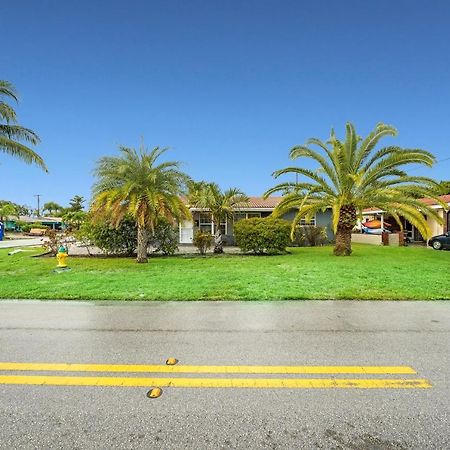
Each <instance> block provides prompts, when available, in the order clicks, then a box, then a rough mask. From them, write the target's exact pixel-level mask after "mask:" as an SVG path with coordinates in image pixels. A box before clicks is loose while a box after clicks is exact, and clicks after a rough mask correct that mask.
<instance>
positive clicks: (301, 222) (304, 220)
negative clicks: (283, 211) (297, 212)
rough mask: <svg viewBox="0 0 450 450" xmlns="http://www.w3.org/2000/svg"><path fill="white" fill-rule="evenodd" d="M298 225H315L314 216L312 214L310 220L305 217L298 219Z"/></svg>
mask: <svg viewBox="0 0 450 450" xmlns="http://www.w3.org/2000/svg"><path fill="white" fill-rule="evenodd" d="M300 225H301V226H311V227H313V226H315V225H316V216H314V217H313V218H312V219H311V220H310V221H307V220H306V219H304V218H303V219H300Z"/></svg>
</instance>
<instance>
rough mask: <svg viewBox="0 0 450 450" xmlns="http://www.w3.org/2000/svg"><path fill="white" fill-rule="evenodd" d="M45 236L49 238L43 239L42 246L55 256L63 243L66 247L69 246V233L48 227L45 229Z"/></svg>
mask: <svg viewBox="0 0 450 450" xmlns="http://www.w3.org/2000/svg"><path fill="white" fill-rule="evenodd" d="M44 236H45V237H46V238H47V239H45V240H42V246H43V247H44V248H45V249H46V250H47V251H48V252H50V253H51V254H52V255H53V256H55V255H56V254H57V253H58V249H59V247H61V245H64V247H66V248H67V242H66V239H67V235H66V234H65V233H61V232H58V231H56V230H52V229H51V228H48V229H47V230H45V233H44Z"/></svg>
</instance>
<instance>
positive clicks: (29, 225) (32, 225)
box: [20, 222, 48, 233]
mask: <svg viewBox="0 0 450 450" xmlns="http://www.w3.org/2000/svg"><path fill="white" fill-rule="evenodd" d="M32 228H38V229H40V230H46V229H47V228H48V227H46V226H45V225H42V223H39V222H37V223H25V222H23V225H21V227H20V229H21V230H22V231H23V232H24V233H29V232H30V230H31V229H32Z"/></svg>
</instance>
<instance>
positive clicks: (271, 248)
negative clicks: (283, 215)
mask: <svg viewBox="0 0 450 450" xmlns="http://www.w3.org/2000/svg"><path fill="white" fill-rule="evenodd" d="M290 234H291V225H290V223H289V222H288V221H287V220H283V219H274V218H272V217H268V218H264V219H260V218H257V217H256V218H253V219H243V220H240V221H239V222H237V223H235V224H234V235H235V238H236V244H237V246H238V247H240V249H241V250H242V251H243V252H253V253H257V254H263V253H269V254H270V253H280V252H283V251H285V249H286V247H287V246H288V245H289V244H290V243H291V237H290Z"/></svg>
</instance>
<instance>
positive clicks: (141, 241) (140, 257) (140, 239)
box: [136, 225, 148, 263]
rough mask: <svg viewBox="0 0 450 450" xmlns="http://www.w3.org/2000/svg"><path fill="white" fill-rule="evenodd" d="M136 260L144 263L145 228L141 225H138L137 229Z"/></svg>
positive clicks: (145, 258)
mask: <svg viewBox="0 0 450 450" xmlns="http://www.w3.org/2000/svg"><path fill="white" fill-rule="evenodd" d="M136 262H138V263H146V262H148V258H147V230H146V229H145V228H144V227H143V226H142V225H138V230H137V258H136Z"/></svg>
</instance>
